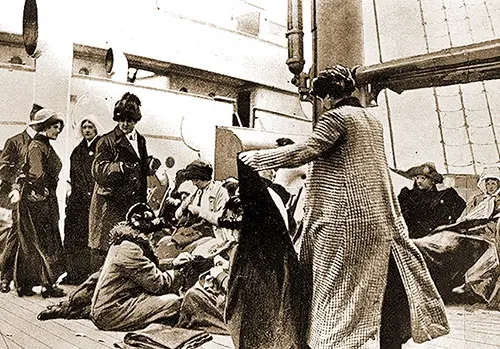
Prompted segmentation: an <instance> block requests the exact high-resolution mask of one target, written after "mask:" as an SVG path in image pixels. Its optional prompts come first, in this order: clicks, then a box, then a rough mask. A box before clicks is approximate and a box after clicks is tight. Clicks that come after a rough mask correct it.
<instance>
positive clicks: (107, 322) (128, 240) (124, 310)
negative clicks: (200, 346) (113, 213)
mask: <svg viewBox="0 0 500 349" xmlns="http://www.w3.org/2000/svg"><path fill="white" fill-rule="evenodd" d="M126 218H127V222H122V223H119V224H117V225H116V226H115V227H114V228H113V229H112V230H111V232H110V234H111V236H112V238H111V241H112V245H111V247H110V249H109V251H108V254H107V257H106V260H105V263H104V266H103V267H102V270H101V273H100V275H99V279H98V281H97V285H96V289H95V291H94V295H93V297H92V304H91V309H90V316H91V320H92V322H93V323H94V324H95V325H96V326H97V327H98V328H99V329H101V330H106V331H130V330H136V329H140V328H144V327H146V326H147V325H149V324H150V323H152V322H157V321H160V320H161V321H168V320H170V321H172V322H173V323H175V321H176V316H177V315H178V312H179V309H180V306H181V302H182V298H181V297H180V296H179V295H178V294H176V291H177V290H178V289H179V288H180V286H181V285H182V275H181V273H180V272H179V270H177V268H178V267H180V266H182V265H185V264H187V263H188V262H190V260H191V256H190V255H189V254H181V255H179V256H178V257H177V258H175V259H174V260H173V261H172V264H173V265H172V266H173V267H174V268H175V269H173V270H169V271H166V272H164V271H162V270H161V269H160V264H159V261H158V258H157V257H156V255H155V252H154V251H153V248H152V246H151V244H150V241H149V237H150V236H152V233H153V231H154V230H155V223H156V222H155V214H154V212H153V210H152V209H151V208H150V207H149V206H147V205H146V204H143V203H139V204H136V205H134V206H132V207H131V208H130V210H129V211H128V213H127V217H126Z"/></svg>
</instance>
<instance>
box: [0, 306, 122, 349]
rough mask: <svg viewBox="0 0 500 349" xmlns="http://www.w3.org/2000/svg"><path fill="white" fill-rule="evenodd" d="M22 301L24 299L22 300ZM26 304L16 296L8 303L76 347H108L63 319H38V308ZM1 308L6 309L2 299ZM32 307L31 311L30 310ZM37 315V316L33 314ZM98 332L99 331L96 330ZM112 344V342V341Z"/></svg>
mask: <svg viewBox="0 0 500 349" xmlns="http://www.w3.org/2000/svg"><path fill="white" fill-rule="evenodd" d="M21 301H22V300H21ZM23 303H24V304H23V305H21V304H19V301H18V300H16V299H15V297H14V298H13V299H12V302H10V303H9V304H8V305H9V307H10V308H12V310H13V311H14V312H15V313H16V314H18V315H19V316H21V317H23V318H24V319H26V320H27V321H28V322H30V323H31V324H32V325H33V326H37V327H40V328H42V329H44V330H45V331H47V332H49V333H51V334H54V335H55V336H58V337H60V338H62V339H64V340H65V341H67V342H68V343H70V344H71V345H74V346H75V347H76V348H85V347H88V348H90V347H95V348H100V349H104V348H107V347H106V346H105V345H101V344H100V343H99V342H97V341H95V340H93V338H92V337H91V336H88V335H84V336H82V335H79V334H80V333H82V332H84V331H78V332H77V331H74V330H72V329H71V328H70V327H67V326H64V324H62V323H61V321H62V320H56V321H39V320H37V319H36V314H38V309H36V310H35V312H33V311H32V310H33V307H30V305H29V302H23ZM0 308H3V309H5V306H4V302H1V301H0ZM30 308H31V311H30ZM33 315H35V316H33ZM96 332H98V331H96ZM111 344H112V343H111Z"/></svg>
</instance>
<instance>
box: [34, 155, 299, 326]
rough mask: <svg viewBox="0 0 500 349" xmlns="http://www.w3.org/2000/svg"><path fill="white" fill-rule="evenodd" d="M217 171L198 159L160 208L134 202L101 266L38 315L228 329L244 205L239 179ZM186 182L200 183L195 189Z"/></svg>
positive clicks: (100, 322)
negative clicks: (216, 176)
mask: <svg viewBox="0 0 500 349" xmlns="http://www.w3.org/2000/svg"><path fill="white" fill-rule="evenodd" d="M212 172H213V170H212V167H211V165H210V164H209V163H207V162H204V161H201V160H195V161H193V162H192V163H191V164H189V165H188V166H187V167H186V168H185V169H183V170H181V171H179V175H178V176H177V177H178V178H176V185H175V187H174V188H173V190H172V191H171V192H169V193H167V194H166V195H167V196H168V197H166V198H165V200H163V204H162V206H161V207H160V209H159V210H158V211H157V212H155V211H154V210H153V209H152V208H151V207H150V206H149V205H147V204H146V203H138V204H136V205H134V206H133V207H131V208H130V209H129V211H128V213H127V216H126V217H125V220H124V221H123V222H120V223H119V224H117V225H116V226H115V227H114V228H113V229H112V230H111V232H110V235H111V246H110V248H109V250H108V254H107V257H106V259H105V262H104V265H103V267H102V268H101V270H100V271H99V272H97V273H95V274H93V275H91V276H90V277H89V278H88V279H87V280H86V281H85V282H84V283H82V284H81V285H79V286H78V287H77V288H76V290H74V291H73V292H72V293H71V294H70V295H69V297H68V299H66V300H63V301H62V302H60V303H59V304H58V305H53V306H50V307H49V308H48V309H46V310H44V311H42V312H41V313H40V314H39V316H38V318H39V319H40V320H47V319H52V318H66V319H77V318H90V319H91V320H92V321H93V323H94V324H95V325H96V326H97V327H98V328H99V329H102V330H110V331H133V330H137V329H141V328H144V327H146V326H148V325H149V324H150V323H153V322H161V323H165V324H168V325H171V326H176V327H180V328H186V329H202V330H206V331H207V332H209V333H216V334H227V333H228V332H227V331H228V330H227V327H226V324H225V323H224V306H225V302H226V294H227V289H228V278H229V264H230V260H231V258H232V255H233V253H234V249H235V245H236V244H237V242H238V234H239V231H240V224H241V219H242V205H241V202H240V201H239V197H238V181H237V180H235V179H234V178H230V179H228V180H226V181H224V182H219V181H215V180H213V179H212ZM263 175H265V174H263ZM265 181H266V183H267V185H268V186H269V188H273V187H274V188H276V189H275V190H273V189H269V191H273V192H274V193H275V194H276V197H277V198H278V199H277V200H282V202H281V205H283V206H284V204H285V202H284V201H283V200H284V199H282V198H281V196H280V194H277V193H276V191H279V192H281V195H283V194H284V192H286V190H285V189H284V188H283V187H280V186H279V185H272V181H270V180H269V179H265ZM186 182H191V183H192V184H193V185H194V187H195V189H194V191H193V190H191V193H188V190H186V189H184V188H183V185H184V186H185V184H186ZM278 188H279V189H278ZM289 196H290V195H289V194H288V198H289ZM284 220H286V218H285V217H284Z"/></svg>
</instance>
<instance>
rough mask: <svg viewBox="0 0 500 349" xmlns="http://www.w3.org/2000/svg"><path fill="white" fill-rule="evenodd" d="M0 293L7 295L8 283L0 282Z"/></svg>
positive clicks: (5, 281)
mask: <svg viewBox="0 0 500 349" xmlns="http://www.w3.org/2000/svg"><path fill="white" fill-rule="evenodd" d="M0 292H2V293H9V292H10V281H7V280H2V281H1V282H0Z"/></svg>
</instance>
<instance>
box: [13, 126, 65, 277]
mask: <svg viewBox="0 0 500 349" xmlns="http://www.w3.org/2000/svg"><path fill="white" fill-rule="evenodd" d="M61 168H62V163H61V160H60V159H59V156H58V155H57V154H56V152H55V150H54V148H52V146H51V145H50V143H49V139H48V138H47V137H46V136H43V135H41V134H37V135H36V136H35V138H34V139H33V141H32V142H31V143H30V144H29V146H28V154H27V156H26V164H25V165H24V170H23V172H24V174H25V176H26V178H25V179H24V180H23V184H22V186H21V200H20V201H19V203H18V208H17V209H18V212H19V215H18V220H17V222H16V223H17V224H18V227H19V228H18V231H19V247H18V253H17V256H16V263H15V270H14V281H15V282H16V286H18V287H20V286H22V287H25V286H33V285H40V284H42V285H52V284H54V283H55V282H56V280H57V278H58V277H59V275H61V274H62V272H63V271H64V270H63V269H64V267H63V260H62V257H63V256H62V241H61V235H60V233H59V207H58V202H57V196H56V189H57V182H58V180H59V172H61Z"/></svg>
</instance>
